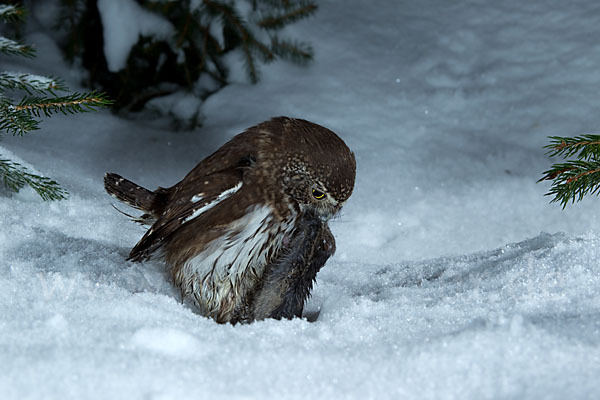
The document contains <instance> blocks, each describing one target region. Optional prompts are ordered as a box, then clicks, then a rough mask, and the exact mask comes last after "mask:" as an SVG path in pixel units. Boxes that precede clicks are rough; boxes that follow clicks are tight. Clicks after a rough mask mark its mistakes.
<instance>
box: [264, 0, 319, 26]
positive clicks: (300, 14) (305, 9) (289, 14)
mask: <svg viewBox="0 0 600 400" xmlns="http://www.w3.org/2000/svg"><path fill="white" fill-rule="evenodd" d="M315 11H317V5H316V4H313V3H309V2H306V3H304V4H302V5H301V6H300V7H298V8H296V9H291V10H290V9H288V10H286V11H285V12H283V13H281V12H280V13H277V14H272V15H267V16H264V17H263V18H262V19H261V20H260V21H258V26H260V27H261V28H264V29H281V28H283V27H284V26H285V25H287V24H290V23H292V22H296V21H298V20H300V19H303V18H306V17H309V16H310V15H312V14H314V13H315Z"/></svg>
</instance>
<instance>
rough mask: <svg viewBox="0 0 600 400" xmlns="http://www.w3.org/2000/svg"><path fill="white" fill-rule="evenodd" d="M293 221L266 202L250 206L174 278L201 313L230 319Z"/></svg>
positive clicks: (290, 227) (283, 238)
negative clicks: (275, 211)
mask: <svg viewBox="0 0 600 400" xmlns="http://www.w3.org/2000/svg"><path fill="white" fill-rule="evenodd" d="M294 221H295V217H294V216H292V217H291V218H288V219H281V218H278V217H277V216H276V215H275V213H274V212H273V210H272V209H271V208H270V207H269V206H267V205H261V206H255V207H253V208H252V209H250V210H249V211H248V212H247V213H246V214H245V215H244V216H243V217H242V218H239V219H237V220H235V221H233V222H232V223H231V224H230V225H229V226H228V227H226V229H225V231H224V234H223V235H221V236H219V237H218V238H216V239H214V240H213V241H212V242H210V243H209V244H208V245H207V246H206V247H205V248H204V249H203V250H202V251H201V252H200V253H198V254H196V255H194V256H193V257H191V258H190V259H188V260H187V261H186V262H185V263H184V265H183V268H181V269H180V270H179V271H178V273H177V274H175V276H174V279H175V281H176V283H177V284H178V285H179V286H180V287H181V289H182V292H183V293H184V294H185V295H190V296H191V297H192V299H193V301H194V303H195V304H196V306H197V307H198V309H199V310H200V312H201V313H202V314H204V315H206V316H211V317H213V318H215V319H216V320H217V321H218V322H228V321H229V320H230V319H231V317H232V315H233V313H234V310H235V308H236V307H237V306H238V305H239V303H240V302H241V301H242V299H243V297H244V296H245V295H246V293H248V292H249V291H250V290H253V288H254V287H255V286H256V285H257V284H258V282H259V280H260V279H261V277H262V275H263V272H264V269H265V266H266V265H267V264H268V263H269V261H271V260H272V259H273V258H274V257H276V256H277V254H278V252H279V251H280V249H281V247H282V245H283V244H284V242H285V241H286V240H288V238H289V236H290V234H291V231H292V230H293V228H294Z"/></svg>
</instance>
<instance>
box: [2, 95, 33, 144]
mask: <svg viewBox="0 0 600 400" xmlns="http://www.w3.org/2000/svg"><path fill="white" fill-rule="evenodd" d="M36 129H39V121H38V120H36V119H35V118H33V116H32V115H30V114H29V113H27V112H25V111H17V110H16V109H15V105H14V104H12V102H11V101H10V100H8V99H7V98H3V97H2V96H0V133H2V132H7V133H9V134H12V135H19V136H23V135H24V134H25V133H27V132H29V131H33V130H36Z"/></svg>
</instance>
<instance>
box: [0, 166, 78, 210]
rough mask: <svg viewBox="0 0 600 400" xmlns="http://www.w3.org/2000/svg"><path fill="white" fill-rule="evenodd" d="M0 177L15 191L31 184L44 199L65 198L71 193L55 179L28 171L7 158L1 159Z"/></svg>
mask: <svg viewBox="0 0 600 400" xmlns="http://www.w3.org/2000/svg"><path fill="white" fill-rule="evenodd" d="M0 179H1V180H2V182H3V183H4V185H5V186H6V187H8V188H9V189H11V190H12V191H14V192H18V191H19V190H21V189H22V188H23V187H24V186H25V185H28V186H31V188H32V189H33V190H35V191H36V192H37V194H39V195H40V197H41V198H42V199H43V200H60V199H65V198H66V197H67V195H68V194H69V193H68V192H67V191H66V190H64V189H62V188H61V187H60V186H59V185H58V183H57V182H55V181H54V180H52V179H50V178H46V177H43V176H39V175H35V174H32V173H30V172H27V168H25V167H24V166H22V165H21V164H19V163H16V162H13V161H10V160H6V159H0Z"/></svg>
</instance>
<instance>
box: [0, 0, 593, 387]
mask: <svg viewBox="0 0 600 400" xmlns="http://www.w3.org/2000/svg"><path fill="white" fill-rule="evenodd" d="M123 3H125V2H123ZM599 11H600V6H599V5H598V4H597V3H596V2H594V1H591V0H578V1H576V2H552V1H543V0H541V1H536V2H526V3H523V2H518V1H517V0H506V1H503V2H489V1H483V0H461V1H459V2H447V1H442V0H428V1H426V2H389V1H383V0H375V1H372V2H363V1H359V0H347V1H344V2H341V1H334V0H327V1H322V2H320V9H319V11H318V12H317V14H316V16H315V18H313V19H309V20H307V21H305V22H302V23H299V24H295V25H294V26H292V27H290V29H289V34H290V36H293V37H299V38H302V39H306V40H310V41H311V42H312V45H313V47H314V49H315V62H314V63H313V64H311V65H310V66H309V67H308V68H301V67H297V66H292V65H289V64H285V63H273V64H269V65H268V66H263V67H262V68H261V70H262V80H261V82H260V83H259V84H258V85H256V86H252V85H249V84H247V83H244V82H240V83H236V84H234V85H231V86H228V87H226V88H225V89H223V90H222V91H220V92H219V93H217V94H216V95H214V96H211V97H210V98H209V100H208V101H207V102H206V103H204V104H203V106H202V111H203V114H204V115H205V117H206V119H205V123H204V127H203V128H202V129H201V130H199V131H198V132H168V131H165V130H164V128H163V127H161V126H159V124H158V123H157V122H156V121H155V120H152V121H145V120H139V121H128V120H124V119H120V118H119V117H117V116H114V115H111V114H110V113H108V112H104V111H103V112H98V113H89V114H85V115H79V116H72V117H68V118H61V117H59V116H56V117H53V118H52V119H49V120H46V121H44V122H43V123H42V130H41V131H39V132H33V133H31V134H29V135H27V136H26V137H23V138H19V137H15V138H13V137H8V136H5V137H4V138H3V141H2V143H0V155H2V156H3V157H10V158H12V159H14V160H15V161H19V162H20V160H24V164H25V165H28V166H29V165H32V166H34V168H35V170H36V171H41V172H43V173H44V174H47V175H48V176H51V177H53V178H55V179H56V180H58V181H59V182H61V183H62V184H63V185H64V186H65V187H66V188H67V189H68V190H69V191H70V192H71V196H70V198H69V200H67V201H61V202H52V203H44V202H42V201H41V200H40V199H39V198H38V197H37V195H35V193H33V191H31V190H23V191H21V193H19V194H16V195H12V194H9V193H8V192H6V191H4V189H0V225H1V226H2V229H0V260H1V261H0V398H2V399H27V398H45V399H64V398H77V399H80V398H85V399H95V398H98V399H105V398H115V399H121V398H128V399H142V398H151V399H176V398H214V399H220V398H223V399H225V398H227V399H229V398H257V399H258V398H260V399H263V398H292V399H295V398H312V397H314V398H344V399H346V398H348V399H351V398H356V399H364V398H377V399H396V398H403V399H485V398H518V399H538V398H544V399H565V398H569V399H588V398H589V399H591V398H595V397H596V396H597V388H596V386H597V385H596V382H597V376H598V375H599V373H600V267H599V266H598V259H599V257H600V235H599V233H598V230H597V226H598V223H599V218H598V213H597V209H598V199H597V198H595V197H594V198H588V199H586V200H584V201H583V202H581V203H577V204H575V205H573V206H569V208H567V209H566V210H565V211H562V210H561V209H560V207H559V206H557V205H555V204H548V201H549V200H550V199H549V198H548V197H544V196H543V194H544V193H545V192H546V191H547V190H548V184H547V183H537V184H536V183H535V182H536V180H537V179H538V178H539V177H540V176H541V173H542V171H544V170H546V169H547V168H548V166H549V165H550V163H551V160H549V159H548V158H547V157H546V156H545V155H544V150H543V149H542V146H543V145H545V144H547V136H552V135H575V134H581V133H594V132H597V131H598V129H599V128H598V127H600V115H599V114H598V112H597V104H598V102H597V101H598V91H597V88H598V87H599V85H600V73H599V72H598V68H597V66H598V65H599V64H600V48H599V47H598V44H597V38H598V37H600V25H599V24H598V23H597V15H598V12H599ZM142 19H143V18H142ZM134 20H135V19H134V18H133V17H132V20H130V21H129V22H130V23H131V24H132V25H134V24H133V21H134ZM115 21H116V20H115ZM32 29H33V28H32ZM44 37H45V36H44V32H43V31H35V29H34V30H33V31H32V32H30V33H29V34H28V36H27V37H26V40H25V41H26V42H28V43H35V44H36V45H37V48H38V49H39V51H38V53H39V55H38V58H37V59H35V60H21V59H19V60H17V59H16V58H14V57H12V58H3V59H2V60H3V67H6V68H7V69H10V70H19V71H21V70H28V71H29V72H31V73H35V74H41V75H57V76H61V77H64V78H65V79H67V80H72V81H69V82H68V83H69V85H70V86H71V87H75V85H74V82H75V83H76V82H77V80H76V77H78V76H80V73H79V72H77V71H73V70H71V69H69V68H68V67H67V66H65V65H64V64H62V63H61V61H60V59H59V57H57V55H56V50H55V48H54V47H49V46H46V44H47V42H43V40H44ZM34 39H35V40H34ZM46 40H47V39H46ZM40 43H43V44H44V45H43V46H40ZM4 60H6V62H4ZM9 66H10V67H11V68H8V67H9ZM48 71H50V72H48ZM276 115H288V116H295V117H301V118H305V119H308V120H311V121H314V122H317V123H320V124H322V125H324V126H327V127H329V128H331V129H333V130H334V131H336V132H337V133H338V134H339V135H340V136H341V137H342V138H343V139H344V140H345V141H346V142H347V144H348V145H349V147H350V148H351V149H352V150H353V151H354V152H355V154H356V158H357V164H358V171H357V183H356V188H355V192H354V194H353V195H352V197H351V198H350V200H349V201H348V203H347V204H346V206H345V207H344V210H343V214H342V215H341V216H340V217H339V218H338V219H337V220H335V221H332V222H331V229H332V231H333V233H334V235H335V237H336V241H337V253H336V255H335V256H334V257H333V258H332V259H331V260H330V261H329V262H328V263H327V265H326V266H325V267H324V269H323V270H321V272H319V275H318V283H317V285H316V287H315V290H314V292H313V297H312V298H311V300H310V301H309V303H308V304H307V307H306V315H307V317H308V319H310V320H311V321H314V322H309V321H308V319H295V320H291V321H261V322H257V323H254V324H251V325H243V326H241V325H240V326H230V325H218V324H216V323H214V322H213V321H211V320H209V319H206V318H203V317H200V316H198V315H197V314H195V313H194V312H193V311H192V310H191V309H190V308H189V307H188V306H187V305H185V304H181V303H180V300H179V294H178V293H177V292H176V291H175V290H174V289H173V287H172V286H171V285H170V284H169V282H168V278H167V275H166V274H165V271H164V266H163V265H162V264H161V263H160V262H158V261H157V262H148V263H145V264H133V263H128V262H126V261H125V258H126V256H127V254H128V252H129V250H130V249H131V247H132V246H133V245H134V244H135V243H136V241H137V240H139V238H140V237H141V236H142V235H143V233H144V230H143V229H142V228H141V227H139V226H138V225H136V224H133V223H131V222H130V221H128V219H127V218H125V217H124V216H122V215H121V214H119V213H118V212H116V211H115V210H114V209H113V208H112V207H111V205H110V203H111V202H112V199H111V197H110V196H108V195H107V194H105V193H104V192H103V188H102V177H103V175H104V173H105V172H107V171H111V172H117V173H119V174H121V175H123V176H124V177H126V178H128V179H131V180H133V181H134V182H136V183H139V184H141V185H144V186H146V187H150V188H154V187H157V186H159V185H162V186H167V185H171V184H173V183H175V182H176V181H177V180H179V179H181V178H182V177H183V176H184V175H185V174H186V173H187V172H188V171H189V170H190V169H191V168H192V167H193V166H194V165H195V164H196V163H197V162H198V161H199V160H201V159H202V158H203V157H205V156H207V155H208V154H210V153H211V152H212V151H214V150H215V149H216V148H218V147H219V146H220V145H222V144H223V143H224V142H225V141H227V140H228V139H229V138H231V137H232V136H233V135H235V134H236V133H239V132H240V131H242V130H243V129H244V128H246V127H248V126H251V125H253V124H256V123H258V122H261V121H263V120H265V119H267V118H270V117H272V116H276ZM544 232H545V233H544ZM315 319H316V320H315Z"/></svg>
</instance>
